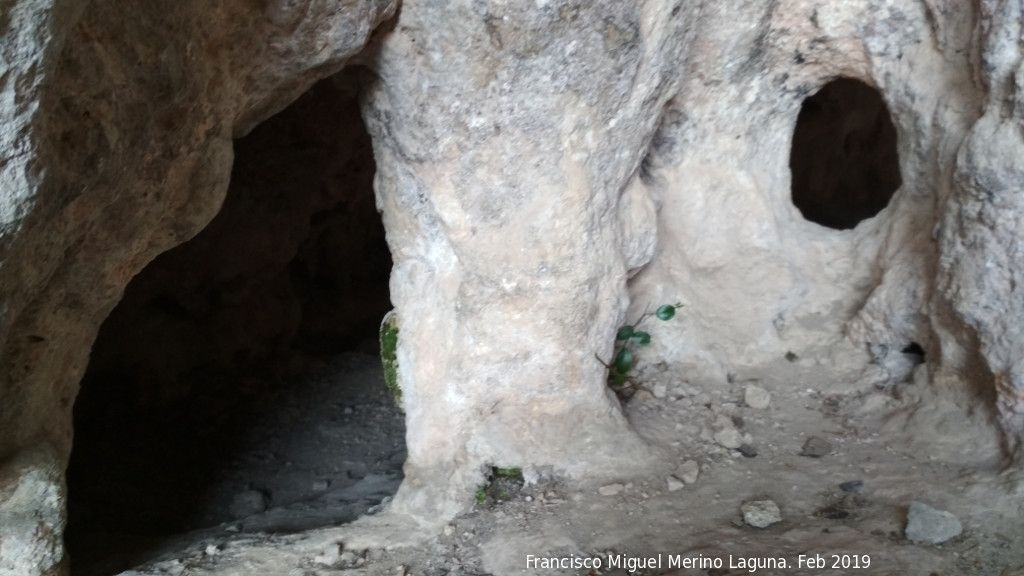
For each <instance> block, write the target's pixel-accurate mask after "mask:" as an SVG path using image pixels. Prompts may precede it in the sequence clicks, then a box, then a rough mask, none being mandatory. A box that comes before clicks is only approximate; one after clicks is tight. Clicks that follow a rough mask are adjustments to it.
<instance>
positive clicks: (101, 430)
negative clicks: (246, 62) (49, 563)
mask: <svg viewBox="0 0 1024 576" xmlns="http://www.w3.org/2000/svg"><path fill="white" fill-rule="evenodd" d="M294 372H295V374H296V375H295V376H291V377H274V376H253V375H251V376H247V377H239V376H233V377H230V378H232V379H233V380H235V382H232V383H231V384H232V385H227V386H225V385H215V384H224V382H217V383H214V382H212V380H213V378H212V377H210V376H207V377H206V378H207V379H209V380H211V382H210V385H209V386H197V387H196V388H197V389H202V390H206V391H207V392H197V393H194V394H192V395H191V396H190V397H187V398H183V399H180V400H178V401H177V402H175V403H173V404H171V405H167V406H165V407H164V408H163V409H162V410H160V411H154V412H153V413H138V414H134V415H133V417H121V418H116V419H114V418H107V417H102V416H92V417H79V420H78V421H76V434H77V437H76V442H75V449H74V453H73V454H72V459H71V465H70V467H69V470H68V484H69V492H70V499H69V502H70V504H69V508H70V509H69V526H68V530H67V547H68V551H69V554H70V557H71V565H72V573H73V574H75V576H99V575H106V574H114V573H117V572H120V571H121V570H125V569H128V568H130V567H131V566H134V565H137V564H138V563H140V562H143V561H145V560H147V559H149V558H152V557H153V556H155V555H158V554H160V553H161V552H162V550H163V548H165V545H169V543H170V541H171V540H173V539H174V536H175V535H178V534H183V533H185V532H188V531H192V530H196V529H200V528H207V527H213V526H217V527H218V529H219V530H220V531H226V532H228V533H245V532H265V533H266V532H269V533H290V532H297V531H302V530H308V529H312V528H317V527H323V526H332V525H337V524H342V523H345V522H349V521H351V520H354V519H355V518H357V517H358V516H360V515H362V514H364V513H366V512H367V510H368V509H370V508H371V507H372V506H375V505H377V504H379V503H380V502H381V501H382V499H385V498H388V497H390V496H391V495H393V494H394V493H395V491H396V490H397V489H398V484H399V482H400V481H401V473H402V472H401V471H402V465H403V463H404V461H405V424H404V419H403V415H402V413H401V411H400V410H399V409H398V408H397V407H396V406H395V404H394V402H393V400H392V399H391V397H390V396H389V394H388V392H387V390H386V388H385V386H384V383H383V374H382V369H381V365H380V359H379V358H378V357H376V356H372V355H368V354H362V353H357V352H348V353H344V354H341V355H337V356H335V357H333V358H331V359H329V360H312V359H309V360H306V361H305V362H304V366H303V367H302V368H301V369H299V370H296V371H294ZM225 378H227V377H225ZM283 380H287V382H284V381H283ZM94 384H95V383H94Z"/></svg>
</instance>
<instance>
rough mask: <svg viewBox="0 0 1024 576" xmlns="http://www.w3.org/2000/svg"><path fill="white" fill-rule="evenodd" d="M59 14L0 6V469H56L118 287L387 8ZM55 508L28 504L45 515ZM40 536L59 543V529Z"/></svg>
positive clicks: (175, 7)
mask: <svg viewBox="0 0 1024 576" xmlns="http://www.w3.org/2000/svg"><path fill="white" fill-rule="evenodd" d="M65 4H67V5H65ZM70 4H72V3H63V2H61V3H57V4H48V3H44V2H39V1H21V2H5V3H4V6H3V10H2V12H0V13H2V14H3V15H4V16H3V17H0V28H4V29H5V30H8V32H6V33H5V34H4V42H2V43H0V46H3V48H2V50H4V58H5V61H4V62H3V65H4V66H5V67H6V68H7V69H8V70H9V72H7V73H6V74H4V75H3V76H2V80H0V85H2V87H0V93H2V94H4V99H5V102H6V103H7V104H6V105H5V106H4V108H3V112H2V114H3V116H4V121H3V126H4V132H3V138H4V141H3V143H4V145H5V146H7V145H10V146H11V148H5V149H4V164H3V165H2V167H0V174H2V176H0V182H2V183H3V186H4V188H3V193H2V197H3V200H2V202H3V206H4V209H3V212H2V213H0V217H2V221H0V231H2V234H3V237H2V248H0V250H2V251H0V311H2V312H0V398H3V400H4V401H3V402H2V403H0V462H4V461H6V460H7V459H8V458H10V457H11V456H12V454H14V453H15V452H17V451H19V450H23V449H32V448H31V447H32V446H42V447H43V448H40V449H45V450H52V451H54V452H55V453H56V454H57V459H58V462H60V465H61V467H63V466H64V465H65V464H66V461H67V460H66V459H67V456H68V453H69V451H70V448H71V435H72V434H71V432H72V431H71V417H70V416H71V406H72V403H73V401H74V398H75V394H76V391H77V385H78V380H79V378H80V377H81V374H82V372H83V371H84V369H85V365H86V362H87V359H88V354H89V348H90V346H91V344H92V342H93V339H94V338H95V336H96V331H97V329H98V327H99V323H100V322H101V321H102V320H103V318H104V317H105V316H106V314H107V313H108V312H109V311H110V309H111V308H112V307H113V305H114V304H115V303H116V301H117V299H118V298H119V297H120V295H121V291H122V290H123V289H124V287H125V285H126V284H127V281H128V280H129V279H130V278H131V277H132V276H133V275H134V274H135V273H136V272H138V271H139V270H140V269H141V268H142V267H143V266H144V265H145V264H146V263H147V262H149V261H150V260H151V259H152V258H154V257H155V256H156V255H157V254H159V253H161V252H163V251H164V250H167V249H168V248H170V247H172V246H174V245H176V244H178V243H180V242H182V241H183V240H185V239H187V238H189V237H190V236H192V235H194V234H195V233H196V232H198V231H199V230H200V229H201V228H202V227H203V226H204V225H206V223H207V222H209V221H210V219H211V218H212V217H213V216H214V215H215V214H216V212H217V210H218V208H219V206H220V203H221V201H222V199H223V197H224V193H225V190H226V188H227V183H228V178H229V174H230V169H231V162H232V150H231V147H232V142H231V138H232V136H237V135H242V134H245V133H246V132H247V131H248V130H250V129H251V128H252V126H253V125H254V124H255V123H256V122H259V121H261V120H263V119H264V118H266V117H267V116H269V115H270V114H272V113H274V112H276V111H277V110H280V109H281V108H283V107H284V106H285V105H287V104H288V103H289V102H291V101H292V100H294V99H295V97H297V96H298V95H299V94H300V93H302V92H303V91H304V90H306V89H307V88H308V87H309V86H310V85H311V84H312V83H313V82H315V81H316V80H317V79H319V78H322V77H324V76H326V75H329V74H331V73H333V72H335V71H337V70H338V69H340V68H341V67H342V66H343V65H344V64H345V62H346V59H347V58H348V57H350V56H352V55H353V54H355V53H356V52H358V51H359V50H360V49H361V48H362V46H363V44H364V43H365V42H366V40H367V38H368V36H369V33H370V31H371V30H372V29H373V28H375V27H376V26H377V24H379V23H380V22H381V21H383V20H385V19H386V18H388V17H390V16H391V15H392V14H393V13H394V10H395V8H396V3H394V2H391V1H366V2H359V1H351V2H339V3H334V2H332V3H327V2H318V1H306V2H284V3H269V4H267V5H266V6H263V5H261V3H252V2H228V3H218V4H216V5H211V4H209V3H205V2H161V1H158V2H145V3H132V4H124V3H119V2H105V1H95V2H91V3H88V5H87V6H85V5H84V4H85V3H75V4H76V6H74V7H72V6H70ZM8 38H13V39H16V40H15V41H14V42H13V43H9V42H8V41H7V39H8ZM8 118H10V119H11V122H8ZM9 127H10V128H9ZM10 150H13V151H14V154H10V152H9V151H10ZM9 154H10V155H9ZM47 446H48V447H47ZM62 498H63V496H60V497H58V498H56V499H52V500H47V501H41V502H40V503H39V505H40V507H54V508H55V510H57V511H59V510H62V506H63V501H62ZM12 506H15V504H14V503H11V502H9V501H2V502H0V513H6V512H7V511H8V510H9V509H10V507H12ZM43 513H44V514H46V512H43ZM5 536H6V533H5ZM19 537H21V536H19ZM25 537H27V536H25ZM39 538H41V539H42V540H41V542H43V541H46V542H50V543H51V544H52V545H53V546H55V547H56V548H54V549H56V550H59V549H60V546H59V544H58V543H59V539H60V530H59V529H58V530H55V531H52V532H47V533H40V535H39ZM43 549H49V548H48V547H47V546H43V545H42V544H41V545H40V546H38V547H36V548H35V550H43ZM0 554H2V555H0V565H3V563H4V562H18V563H19V564H18V565H19V566H23V567H26V569H25V570H23V571H19V572H18V573H19V574H32V573H33V572H32V571H31V570H28V568H27V567H28V566H32V565H33V563H35V565H36V566H37V568H36V571H37V572H36V573H44V572H46V571H47V570H49V568H47V567H46V566H49V560H48V559H47V557H45V556H44V555H41V553H40V555H37V556H33V557H29V558H19V559H17V560H15V559H13V558H11V559H9V558H7V557H6V554H7V551H6V550H4V551H0Z"/></svg>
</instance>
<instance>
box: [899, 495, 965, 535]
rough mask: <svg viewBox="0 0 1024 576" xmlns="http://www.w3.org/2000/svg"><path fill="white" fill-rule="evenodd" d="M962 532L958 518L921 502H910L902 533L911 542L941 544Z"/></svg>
mask: <svg viewBox="0 0 1024 576" xmlns="http://www.w3.org/2000/svg"><path fill="white" fill-rule="evenodd" d="M961 532H963V526H961V525H960V520H959V519H957V517H956V516H954V515H953V514H951V513H949V512H946V511H945V510H937V509H935V508H932V507H931V506H929V505H927V504H922V503H921V502H911V503H910V510H909V511H908V513H907V528H906V530H904V532H903V533H904V535H905V536H906V537H907V540H910V541H911V542H917V543H920V542H926V543H929V544H942V543H943V542H945V541H947V540H949V539H951V538H955V537H957V536H959V535H960V533H961Z"/></svg>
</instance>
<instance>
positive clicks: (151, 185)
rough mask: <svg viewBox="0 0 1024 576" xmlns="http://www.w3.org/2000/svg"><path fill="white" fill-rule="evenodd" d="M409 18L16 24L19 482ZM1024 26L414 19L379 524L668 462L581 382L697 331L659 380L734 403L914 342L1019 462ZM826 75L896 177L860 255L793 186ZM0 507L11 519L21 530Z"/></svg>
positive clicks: (390, 81)
mask: <svg viewBox="0 0 1024 576" xmlns="http://www.w3.org/2000/svg"><path fill="white" fill-rule="evenodd" d="M395 11H396V6H395V3H393V2H385V1H383V0H381V1H378V2H369V1H368V2H356V1H351V2H342V3H328V2H317V1H315V0H310V1H306V2H284V1H277V0H268V1H266V2H262V3H252V2H228V3H219V4H216V5H215V6H212V5H210V4H209V3H203V2H195V1H193V2H164V1H160V2H149V3H135V4H127V5H126V4H124V3H115V2H109V1H103V0H97V1H94V2H91V3H89V4H88V5H84V6H83V5H81V4H76V5H75V6H72V3H69V2H56V1H53V2H46V1H41V0H14V1H9V2H7V3H6V4H5V6H4V10H3V14H4V16H3V17H0V29H3V30H5V34H4V40H3V41H2V42H0V54H2V57H3V61H2V62H0V64H2V65H3V66H4V71H3V74H0V94H3V103H2V104H0V106H2V108H0V114H2V116H3V126H4V129H3V131H2V132H0V138H2V140H0V144H2V145H3V150H4V152H3V156H2V158H3V160H2V161H0V184H2V186H3V191H2V192H3V194H2V195H0V398H2V399H3V402H2V403H0V462H4V464H3V468H2V469H0V474H2V475H5V476H4V477H5V478H6V477H8V476H10V475H11V474H14V475H16V476H18V477H19V478H21V477H23V476H24V477H30V476H31V475H32V474H36V473H37V472H38V474H42V476H38V475H37V476H32V477H43V478H49V479H50V480H47V482H50V481H52V480H53V479H52V470H53V468H54V465H53V463H52V462H49V463H44V464H39V463H37V464H29V465H27V466H28V467H27V468H26V467H25V466H23V465H22V464H17V463H16V462H21V460H17V461H15V460H12V458H13V457H14V455H15V454H24V453H29V454H35V453H47V454H54V456H53V460H54V461H56V463H57V464H56V468H57V469H60V468H62V467H63V465H64V464H65V463H66V459H67V455H68V452H69V450H70V446H71V432H72V428H71V419H70V413H71V406H72V404H73V402H74V399H75V395H76V390H77V383H78V380H79V378H80V376H81V374H82V372H83V370H84V368H85V363H86V361H87V357H88V351H89V348H90V346H91V344H92V342H93V340H94V338H95V336H96V331H97V329H98V327H99V325H100V323H101V322H102V320H103V319H104V317H105V316H106V315H107V314H108V313H109V311H110V310H111V309H112V307H113V306H114V304H115V302H116V301H117V300H118V299H119V298H120V296H121V293H122V291H123V290H124V287H125V286H126V284H127V283H128V281H129V279H130V278H131V277H132V276H133V275H135V274H136V273H137V272H139V270H140V269H142V267H143V266H144V265H145V264H146V263H147V262H149V261H150V260H152V259H153V258H154V257H156V256H157V255H158V254H160V253H161V252H163V251H165V250H167V249H169V248H171V247H173V246H175V245H177V244H179V243H181V242H182V241H184V240H186V239H188V238H190V237H192V236H193V235H195V234H196V233H197V232H198V231H199V230H200V229H201V228H202V227H203V226H205V225H206V224H207V223H208V222H209V221H210V220H211V219H212V218H213V217H214V215H215V214H216V213H217V211H218V209H219V207H220V204H221V202H222V200H223V198H224V194H225V191H226V189H227V182H228V178H229V174H230V167H231V161H232V137H236V136H241V135H244V134H246V133H247V132H248V131H249V130H251V129H252V127H253V126H254V125H255V124H257V123H258V122H260V121H261V120H263V119H265V118H266V117H268V116H269V115H270V114H272V113H273V112H275V111H277V110H280V109H281V108H283V107H284V106H285V105H287V104H288V103H289V102H291V101H292V100H294V99H295V98H296V97H298V95H299V94H300V93H301V92H303V91H304V90H305V89H306V88H308V87H309V86H310V85H312V83H313V82H314V81H316V80H317V79H320V78H323V77H326V76H328V75H331V74H333V73H335V72H337V71H338V70H339V69H341V68H342V66H344V65H345V63H346V62H348V61H349V58H350V57H352V56H353V55H354V54H356V53H357V52H359V51H360V50H362V48H363V46H364V44H365V43H366V42H367V39H368V36H369V33H370V31H371V30H372V29H374V28H375V27H376V26H377V25H378V24H380V23H381V22H383V21H384V20H386V19H387V18H389V17H390V16H392V15H393V14H394V13H395ZM1022 11H1024V7H1022V4H1021V2H1020V1H1019V0H1005V1H1001V2H982V3H978V4H969V3H963V2H959V1H953V0H949V1H942V0H930V1H927V2H922V3H900V2H892V1H886V0H863V1H859V2H844V3H835V2H824V1H814V0H782V1H779V2H772V3H763V2H754V1H752V0H736V1H733V2H717V3H716V2H696V3H693V2H691V3H685V2H680V1H675V2H664V1H653V0H652V1H648V2H641V3H622V2H613V1H611V0H608V1H604V2H592V3H586V4H578V3H571V2H559V1H553V0H552V1H538V2H534V3H529V4H523V5H512V4H499V3H494V4H489V3H479V2H469V1H461V2H451V3H447V4H444V5H442V4H441V3H436V2H427V1H418V2H417V1H409V2H405V3H403V6H402V8H401V13H400V14H399V15H398V18H397V20H396V21H395V22H392V23H390V24H389V25H388V26H387V27H386V29H385V30H381V31H380V33H379V34H378V37H377V39H376V40H375V41H374V42H373V43H372V46H371V48H370V49H368V50H366V51H363V52H362V54H361V55H360V56H359V63H360V64H362V65H364V66H366V67H367V68H368V69H369V70H370V71H371V72H372V74H371V73H367V74H366V78H365V82H366V87H365V92H364V94H363V98H364V101H363V105H362V106H363V108H362V109H363V114H364V116H365V119H366V121H367V128H368V131H369V133H370V135H371V137H372V140H373V147H374V153H375V157H376V161H377V165H378V170H379V172H378V175H377V180H376V192H377V195H378V204H379V206H380V208H381V209H382V211H383V220H384V225H385V227H386V229H387V234H388V243H389V246H390V249H391V252H392V255H393V257H394V261H395V268H394V270H393V273H392V277H391V295H392V300H393V302H394V304H395V306H396V309H397V314H398V316H399V319H400V324H401V326H402V338H401V339H400V342H399V347H398V358H399V365H400V372H399V377H400V381H401V386H402V389H403V396H404V398H403V401H404V405H405V407H406V412H407V424H408V440H409V460H408V463H407V466H406V473H407V478H406V481H405V483H404V484H403V486H402V489H401V491H400V492H399V494H398V496H397V498H396V500H395V502H394V506H393V511H395V512H399V513H408V514H411V515H412V516H413V517H415V518H418V519H420V520H422V521H424V522H427V523H430V524H435V525H436V524H437V523H438V522H439V521H444V520H446V519H447V518H450V517H451V516H452V515H454V514H455V513H456V512H457V511H459V510H460V509H461V508H462V507H463V506H465V505H466V504H467V503H468V502H469V500H470V499H471V494H472V490H473V488H474V487H475V484H476V483H477V482H478V481H479V480H480V477H481V473H480V470H481V468H482V467H484V466H490V465H501V466H523V467H525V468H526V469H527V470H526V472H527V473H528V474H538V473H539V472H538V471H539V470H552V471H554V472H555V473H559V474H568V475H576V476H579V475H584V474H594V475H601V474H602V473H605V472H609V471H611V470H614V469H615V468H616V467H618V466H621V465H623V463H633V464H635V463H636V462H637V461H639V460H642V459H643V458H645V457H647V456H649V453H648V451H647V450H646V449H645V447H644V446H643V445H642V443H641V442H640V441H639V440H638V438H637V437H636V436H635V435H634V434H633V433H632V432H631V431H630V430H629V429H628V427H627V426H626V424H625V420H624V419H623V417H622V415H621V413H620V412H619V409H618V406H617V405H616V400H615V399H614V398H613V397H612V396H610V395H609V394H608V392H607V389H606V387H605V381H604V378H605V374H604V370H605V369H604V367H603V366H602V365H601V363H600V362H599V361H598V360H597V359H595V358H594V356H595V355H597V356H598V357H601V358H605V359H607V357H608V356H609V354H610V352H611V350H612V345H613V344H612V339H613V336H614V333H615V329H616V328H617V327H618V325H620V324H621V323H622V321H623V319H624V318H625V317H626V313H627V311H629V312H631V313H634V314H633V315H635V313H637V312H639V311H640V310H642V309H643V308H644V306H646V305H648V304H655V305H656V304H660V303H674V302H677V301H682V302H683V303H685V304H687V307H686V308H684V312H683V313H681V315H680V320H682V321H679V322H673V323H669V324H664V325H661V326H659V327H658V330H657V332H656V333H655V334H653V342H654V343H653V345H652V346H651V347H650V348H649V349H645V355H646V358H645V360H647V361H656V360H665V361H671V362H676V363H683V364H685V365H687V366H690V367H691V368H692V370H693V371H694V373H701V374H710V375H716V376H717V377H722V378H724V377H725V376H726V374H727V373H729V372H730V369H731V368H733V367H735V366H743V365H750V364H757V363H761V362H767V361H769V360H773V359H779V358H783V357H784V356H788V355H789V354H793V352H796V354H793V356H792V357H793V358H794V359H796V358H799V357H800V352H801V351H802V350H804V349H807V348H811V347H814V346H820V345H828V344H830V343H834V342H836V341H838V340H839V339H841V338H843V337H846V338H848V339H850V340H852V341H853V342H855V343H856V344H858V345H859V346H864V347H865V348H867V347H868V346H870V349H871V350H879V351H880V350H886V351H896V350H902V349H904V348H905V347H908V346H909V345H910V344H912V343H916V344H917V345H918V347H919V348H920V349H921V350H923V351H924V352H925V360H926V362H927V363H928V371H927V374H929V375H930V378H931V380H932V381H933V382H937V383H939V384H941V387H942V389H943V390H950V391H953V392H954V393H960V392H961V391H962V392H979V391H980V392H981V394H974V395H973V396H971V395H969V394H961V395H962V396H964V397H965V398H967V400H965V403H966V404H967V405H974V404H977V403H978V402H986V401H987V402H990V403H994V405H995V406H996V407H997V410H998V414H999V421H1000V423H1001V424H1002V427H1003V430H1004V431H1005V437H1006V447H1007V449H1008V451H1009V452H1010V453H1013V454H1017V455H1018V456H1019V455H1020V451H1021V446H1022V442H1021V438H1022V437H1024V416H1022V414H1024V398H1022V396H1024V393H1022V392H1021V391H1022V390H1024V380H1022V378H1024V377H1022V376H1021V374H1022V373H1024V372H1021V359H1022V358H1024V331H1022V330H1024V329H1022V328H1020V326H1018V325H1017V323H1016V320H1017V319H1018V318H1019V317H1020V316H1021V312H1022V311H1024V299H1022V297H1021V292H1020V289H1019V285H1020V282H1019V278H1017V275H1019V274H1020V273H1021V272H1020V270H1022V269H1024V262H1021V261H1020V260H1021V258H1024V256H1022V252H1021V250H1019V244H1020V239H1021V237H1022V236H1024V223H1022V222H1021V218H1020V215H1021V214H1022V213H1024V208H1022V207H1021V206H1020V203H1021V202H1024V200H1021V199H1020V195H1019V194H1015V193H1014V192H1015V191H1016V190H1017V189H1018V188H1019V183H1020V181H1021V180H1022V176H1024V174H1022V173H1021V172H1022V170H1024V168H1022V166H1024V163H1022V161H1021V158H1024V138H1022V136H1021V130H1020V128H1021V122H1022V111H1024V103H1022V102H1024V96H1022V91H1021V89H1020V83H1021V82H1020V68H1021V62H1022V54H1021V47H1020V46H1021V36H1022V31H1021V29H1020V22H1021V20H1022ZM838 77H844V78H851V79H855V80H859V81H861V82H863V83H864V84H866V85H867V86H870V87H873V88H875V89H877V90H878V92H879V94H880V95H881V97H882V100H883V101H884V103H885V104H886V107H887V110H888V112H889V113H890V114H891V116H892V122H893V125H894V126H895V131H896V134H897V142H898V145H897V151H898V153H899V172H900V175H901V179H902V186H901V187H900V188H899V190H898V191H896V193H895V194H894V195H893V197H892V199H891V200H890V201H889V202H888V204H887V206H886V207H885V208H884V209H882V210H881V211H880V212H878V214H877V215H875V216H873V217H870V218H868V219H866V220H863V221H861V222H860V223H859V224H858V225H857V226H856V227H854V228H852V229H850V230H845V231H844V230H832V229H826V228H823V227H822V226H820V225H818V224H815V223H813V222H809V221H807V220H805V219H804V218H803V216H802V215H801V213H800V211H799V210H798V208H797V207H796V206H794V204H793V203H792V196H793V190H792V187H791V184H792V180H791V173H790V170H789V166H790V158H789V156H788V155H789V153H790V150H791V145H792V143H793V138H794V127H795V125H796V122H797V119H798V116H799V111H800V109H801V106H802V105H803V103H804V101H805V99H806V98H807V97H809V96H810V95H812V94H814V93H815V92H817V91H818V90H820V89H821V88H822V87H823V86H825V85H826V84H827V83H828V82H830V81H832V80H834V79H836V78H838ZM630 277H632V284H630V286H629V289H628V290H627V280H628V279H629V278H630ZM630 306H631V307H632V308H629V307H630ZM627 309H628V310H627ZM876 356H878V357H876V358H875V361H876V362H880V361H882V360H884V358H881V356H884V354H883V353H879V354H878V355H876ZM866 361H868V356H867V355H865V362H866ZM922 373H923V372H922ZM824 385H826V384H824V383H823V386H824ZM769 391H770V390H769ZM986 398H988V400H986ZM992 398H994V401H992ZM26 451H27V452H26ZM28 461H29V462H36V461H35V460H32V459H29V460H28ZM33 466H34V467H33ZM5 482H6V481H5ZM54 482H55V481H54ZM6 485H7V483H5V484H4V486H6ZM14 485H19V484H17V481H15V484H14ZM54 485H55V486H56V485H58V484H56V483H54ZM0 489H2V487H0ZM16 492H17V493H18V494H22V493H24V492H22V491H19V490H16ZM0 494H4V495H5V496H4V498H5V499H4V500H3V501H0V516H2V515H4V514H13V513H16V511H18V510H23V509H26V510H31V509H32V507H31V506H30V505H29V506H28V507H27V508H24V506H25V504H24V502H22V501H21V500H18V499H15V498H12V497H10V496H6V494H8V492H3V491H2V490H0ZM46 494H47V496H46V497H45V498H44V497H42V496H40V497H39V498H38V507H39V508H38V512H39V514H40V515H41V517H44V518H48V519H51V520H52V519H56V518H60V514H61V510H62V506H63V501H62V496H61V495H60V493H59V490H58V492H57V495H56V496H55V497H52V498H51V497H50V496H49V494H50V492H46ZM48 522H49V524H47V526H51V528H48V529H47V530H43V531H40V532H38V533H36V532H33V533H32V535H30V534H28V533H27V532H25V531H26V530H28V529H29V528H23V529H21V531H19V532H18V533H17V534H16V535H15V536H13V537H12V539H11V540H10V541H11V542H30V543H31V545H30V546H27V547H18V548H17V549H16V551H14V552H12V551H11V549H10V548H0V571H2V570H7V572H11V571H12V570H15V571H16V572H17V573H18V574H33V573H38V574H44V573H55V572H57V571H59V570H60V568H59V564H58V563H59V554H58V553H57V552H55V551H59V549H60V546H59V539H60V533H59V532H60V522H59V521H57V520H53V521H50V520H48ZM22 525H23V524H19V526H22ZM23 526H28V524H24V525H23ZM7 541H8V540H6V539H5V542H7ZM10 567H16V568H10ZM2 573H3V572H0V574H2Z"/></svg>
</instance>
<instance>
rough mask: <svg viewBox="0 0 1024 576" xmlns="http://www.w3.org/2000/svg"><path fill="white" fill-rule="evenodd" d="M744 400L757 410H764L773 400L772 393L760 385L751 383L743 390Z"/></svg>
mask: <svg viewBox="0 0 1024 576" xmlns="http://www.w3.org/2000/svg"><path fill="white" fill-rule="evenodd" d="M743 401H744V402H746V404H747V406H750V407H751V408H754V409H756V410H764V409H765V408H767V407H768V405H769V404H771V402H772V395H771V393H769V392H768V391H767V390H765V389H764V388H761V387H760V386H754V385H753V384H749V385H748V386H747V387H746V389H745V390H744V391H743Z"/></svg>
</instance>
